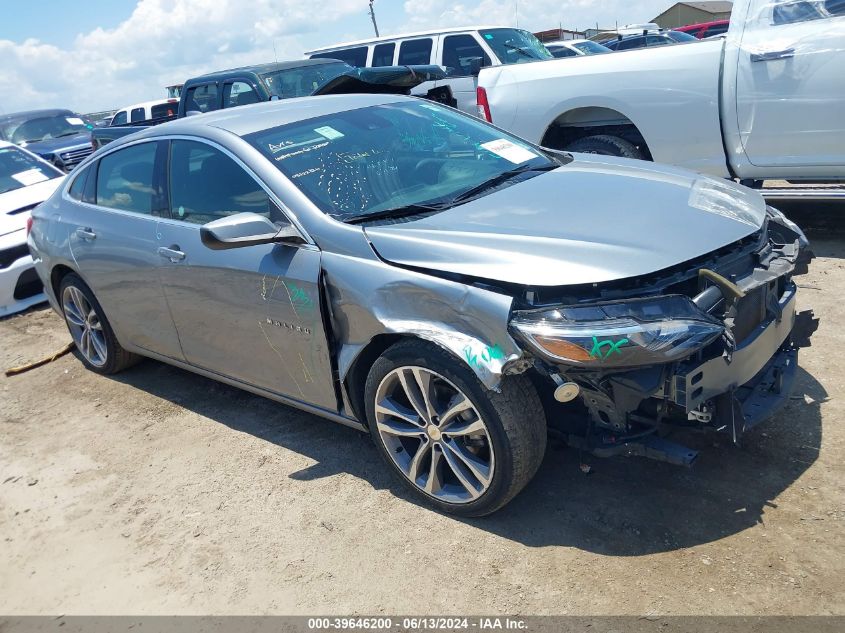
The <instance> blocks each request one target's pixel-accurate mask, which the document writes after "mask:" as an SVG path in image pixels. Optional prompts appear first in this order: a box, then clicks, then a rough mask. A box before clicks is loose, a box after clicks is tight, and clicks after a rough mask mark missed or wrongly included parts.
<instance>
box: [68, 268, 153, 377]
mask: <svg viewBox="0 0 845 633" xmlns="http://www.w3.org/2000/svg"><path fill="white" fill-rule="evenodd" d="M59 297H60V300H61V303H62V313H63V314H64V317H65V323H66V324H67V328H68V330H69V331H70V335H71V337H72V338H73V342H74V343H75V344H76V348H77V350H79V354H80V356H81V358H82V362H83V363H84V364H85V366H86V367H87V368H88V369H90V370H91V371H95V372H97V373H98V374H114V373H117V372H119V371H121V370H123V369H126V368H127V367H129V366H130V365H133V364H135V363H136V362H138V361H139V360H140V359H141V357H140V356H137V355H135V354H132V353H130V352H127V351H126V350H125V349H123V348H122V347H121V346H120V343H118V342H117V339H116V338H115V336H114V331H113V330H112V328H111V325H110V324H109V322H108V320H107V319H106V315H105V313H104V312H103V308H102V307H101V306H100V303H99V302H98V301H97V298H96V297H95V296H94V293H93V292H91V289H90V288H89V287H88V286H87V284H86V283H85V282H84V281H82V279H81V278H80V277H79V276H78V275H76V274H73V273H70V274H68V275H66V276H65V277H64V279H62V283H61V285H60V288H59Z"/></svg>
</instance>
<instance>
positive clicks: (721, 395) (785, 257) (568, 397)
mask: <svg viewBox="0 0 845 633" xmlns="http://www.w3.org/2000/svg"><path fill="white" fill-rule="evenodd" d="M806 247H807V240H806V238H805V237H804V235H803V233H802V232H801V230H800V229H799V228H798V227H797V226H795V225H794V224H793V223H792V222H790V221H789V220H788V219H786V218H785V217H784V216H783V215H782V214H781V213H780V212H779V211H777V210H775V209H772V208H769V209H768V210H767V213H766V218H765V219H764V221H763V226H762V228H761V229H760V230H759V231H757V232H756V233H754V234H752V235H751V236H749V237H748V238H746V239H743V240H740V241H739V242H737V243H734V244H732V245H730V246H728V247H726V248H724V249H720V250H719V251H717V252H715V253H712V254H710V255H708V256H706V257H704V258H701V259H699V260H696V261H692V262H687V263H686V264H684V265H682V266H679V267H676V268H674V269H672V270H668V271H662V272H661V273H658V274H655V275H653V276H651V277H649V278H648V279H637V280H635V281H632V280H620V281H619V282H612V283H608V284H596V285H592V286H591V287H589V288H583V287H581V288H562V289H558V290H557V291H554V290H550V289H548V288H544V289H542V290H540V289H536V290H528V291H527V292H526V293H525V295H524V297H522V306H518V305H515V308H516V309H515V310H514V312H513V316H512V319H511V322H510V326H511V330H512V333H513V335H514V337H515V338H516V339H518V340H519V341H521V342H522V343H523V345H524V347H525V348H526V350H527V351H528V352H529V353H530V354H531V355H532V356H533V357H534V369H535V370H536V376H537V378H538V380H540V381H541V382H542V383H544V384H543V385H541V392H542V393H545V394H551V393H553V394H554V400H556V401H557V402H558V403H561V402H563V403H567V402H568V403H571V404H570V405H564V408H561V405H554V403H553V402H552V401H551V400H550V402H552V404H551V406H550V407H547V409H548V410H549V411H550V418H549V427H550V428H551V429H552V430H557V431H558V432H559V433H562V434H563V435H565V437H566V439H567V441H568V443H569V444H571V445H575V446H578V447H580V448H582V449H585V450H588V451H591V452H593V453H594V454H596V455H600V456H608V455H615V454H628V455H642V456H646V457H651V458H656V459H660V460H663V461H668V462H670V463H675V464H679V465H687V466H688V465H691V464H692V462H693V461H694V460H695V458H696V457H697V453H696V452H695V451H693V450H691V449H688V448H686V447H684V446H681V445H679V444H675V443H673V442H671V441H668V440H666V439H663V437H662V436H663V435H664V433H663V431H665V430H667V429H668V428H670V427H693V428H698V429H709V430H714V431H719V432H723V433H728V434H730V436H731V437H732V439H733V440H734V441H735V442H736V441H738V440H739V438H740V437H741V436H742V434H743V433H744V432H745V431H747V430H748V429H749V428H751V427H753V426H754V425H755V424H757V423H759V422H760V421H762V420H764V419H766V418H767V417H769V416H770V415H771V414H772V413H773V412H774V411H776V410H777V409H778V408H779V407H780V406H781V405H782V404H784V402H785V401H786V400H787V398H788V397H789V392H790V388H791V385H792V382H793V380H794V378H795V374H796V368H797V346H796V345H795V343H794V342H793V336H792V334H793V329H794V327H795V322H796V307H795V306H796V303H795V298H796V286H795V283H794V281H793V279H792V278H793V276H794V275H796V274H799V273H801V272H803V270H802V268H804V267H805V266H806V262H807V261H808V260H809V250H808V249H807V248H806ZM547 399H548V398H547ZM579 404H580V405H583V409H582V410H583V411H584V412H585V413H586V416H572V415H567V414H566V411H565V407H566V406H569V407H570V408H572V406H573V405H574V406H578V405H579Z"/></svg>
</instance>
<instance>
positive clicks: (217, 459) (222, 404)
mask: <svg viewBox="0 0 845 633" xmlns="http://www.w3.org/2000/svg"><path fill="white" fill-rule="evenodd" d="M814 247H815V251H816V253H817V254H818V255H819V257H818V258H817V259H816V260H815V261H814V262H813V265H812V267H811V270H810V273H809V274H808V275H806V276H804V277H802V278H800V284H801V289H800V304H801V306H800V309H807V308H813V309H815V312H816V315H817V316H819V317H820V318H821V324H820V328H819V330H818V332H817V333H816V334H815V336H814V337H813V339H812V347H810V348H809V349H805V350H802V352H801V355H800V362H801V369H800V370H799V378H798V381H797V384H796V386H795V389H794V392H793V395H792V398H791V400H790V402H789V404H788V406H787V407H786V409H785V410H783V411H782V412H781V413H779V414H778V415H777V417H776V418H774V419H773V420H771V421H769V422H768V423H766V424H765V425H762V426H761V427H758V428H756V429H754V430H753V431H751V432H750V433H749V434H748V436H747V437H746V440H745V442H744V444H743V446H742V447H735V446H733V445H731V444H730V442H729V441H727V438H724V437H721V436H720V437H713V436H700V435H696V436H693V437H691V438H689V444H690V445H691V446H693V447H694V448H697V449H700V450H701V451H702V455H701V457H700V458H699V461H698V463H697V465H696V466H695V467H694V468H693V469H691V470H685V469H681V468H678V467H673V466H669V465H666V464H661V463H656V462H651V461H648V460H643V459H635V458H629V459H626V458H616V459H610V460H599V459H589V460H588V461H589V462H590V463H591V464H592V466H593V468H594V471H593V473H592V474H590V475H584V474H583V473H582V472H581V471H580V470H579V468H578V456H577V454H576V453H575V452H574V451H572V450H569V449H560V448H550V449H549V451H548V453H547V455H546V458H545V461H544V463H543V466H542V468H541V470H540V472H539V473H538V476H537V477H536V479H535V480H534V481H533V482H532V483H531V484H530V485H529V486H528V488H527V489H526V490H525V491H524V492H523V493H522V494H521V495H520V496H519V497H517V499H515V500H514V502H512V503H511V504H510V505H509V506H507V507H506V508H505V509H504V510H502V511H500V512H499V513H497V514H496V515H494V516H492V517H488V518H486V519H477V520H476V519H473V520H457V519H454V518H450V517H448V516H443V515H440V514H437V513H435V512H433V511H431V510H429V509H427V508H425V507H421V506H419V505H417V504H415V503H414V502H413V501H412V500H410V499H409V498H408V496H407V495H406V494H405V493H404V492H403V490H402V488H401V486H400V485H399V484H398V482H397V481H396V480H394V479H393V477H392V475H391V474H390V473H389V472H388V470H387V469H386V467H385V466H384V465H383V464H382V463H381V462H380V461H379V458H378V455H377V454H376V451H375V449H374V447H373V446H372V445H371V443H370V441H369V438H368V437H367V436H366V435H363V434H361V433H359V432H357V431H354V430H351V429H348V428H345V427H341V426H338V425H334V424H332V423H330V422H326V421H323V420H321V419H318V418H315V417H313V416H310V415H307V414H304V413H300V412H298V411H295V410H293V409H289V408H286V407H284V406H280V405H277V404H274V403H272V402H270V401H268V400H264V399H262V398H259V397H256V396H252V395H250V394H247V393H245V392H241V391H238V390H236V389H233V388H229V387H227V386H224V385H221V384H218V383H215V382H213V381H211V380H207V379H205V378H201V377H199V376H195V375H193V374H190V373H188V372H185V371H181V370H178V369H174V368H171V367H169V366H167V365H163V364H160V363H157V362H153V361H146V362H144V363H142V364H140V365H138V366H136V367H134V368H132V369H130V370H128V371H126V372H124V373H122V374H120V375H118V376H114V377H110V378H109V377H101V376H98V375H96V374H93V373H91V372H87V371H85V370H84V369H83V368H82V365H81V364H80V361H79V360H78V359H77V358H75V357H74V356H73V355H67V356H64V357H63V358H61V359H59V360H57V361H55V362H53V363H50V364H48V365H46V366H44V367H41V368H39V369H36V370H33V371H31V372H29V373H27V374H24V375H21V376H17V377H13V378H5V377H0V401H2V407H0V437H2V441H0V538H2V541H3V544H2V547H0V613H5V614H57V613H64V614H119V613H133V614H157V613H178V614H204V613H212V614H245V613H287V614H293V613H296V614H305V613H337V614H344V615H352V614H381V613H386V614H400V613H405V614H407V613H416V614H419V613H452V614H479V613H517V614H654V615H657V614H691V613H699V614H701V613H704V614H746V615H752V614H843V613H845V581H843V578H845V563H843V546H845V540H843V519H844V518H845V494H843V492H845V477H843V475H845V466H843V462H845V460H843V456H845V446H843V440H845V431H844V430H843V424H842V420H843V419H845V411H843V395H845V394H844V393H843V390H844V389H845V388H844V387H843V377H845V369H843V365H839V364H838V363H839V361H840V359H841V356H840V354H839V352H840V351H841V350H842V349H843V347H845V332H843V330H842V329H840V328H841V325H842V314H843V312H842V301H843V300H842V297H843V296H845V259H843V257H845V240H835V241H834V240H828V241H824V240H819V239H816V241H815V243H814ZM67 341H68V334H67V332H66V330H65V328H64V326H63V324H62V322H61V321H60V320H59V318H58V317H57V316H56V315H54V314H53V313H52V312H50V311H49V310H46V309H38V310H33V311H29V312H27V313H25V314H22V315H19V316H15V317H11V318H8V319H5V320H2V321H0V368H6V367H11V366H14V365H18V364H21V363H24V362H27V361H30V360H34V359H37V358H40V357H42V356H44V355H46V354H49V353H51V352H53V351H55V350H57V349H59V348H61V347H62V346H63V345H64V344H65V343H66V342H67Z"/></svg>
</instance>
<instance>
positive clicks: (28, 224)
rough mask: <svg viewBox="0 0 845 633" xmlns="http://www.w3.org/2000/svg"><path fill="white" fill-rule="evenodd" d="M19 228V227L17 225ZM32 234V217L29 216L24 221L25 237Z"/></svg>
mask: <svg viewBox="0 0 845 633" xmlns="http://www.w3.org/2000/svg"><path fill="white" fill-rule="evenodd" d="M18 226H20V225H18ZM30 233H32V216H31V215H30V216H29V217H28V218H27V219H26V236H27V237H29V234H30Z"/></svg>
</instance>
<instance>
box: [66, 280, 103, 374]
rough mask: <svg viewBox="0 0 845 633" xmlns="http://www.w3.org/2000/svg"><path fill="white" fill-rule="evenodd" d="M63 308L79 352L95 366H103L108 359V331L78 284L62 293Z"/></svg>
mask: <svg viewBox="0 0 845 633" xmlns="http://www.w3.org/2000/svg"><path fill="white" fill-rule="evenodd" d="M62 308H63V310H64V313H65V320H66V321H67V324H68V328H69V329H70V335H71V336H72V337H73V342H74V343H75V344H76V347H77V349H78V350H79V352H80V353H81V354H82V355H83V356H84V357H85V360H87V361H88V362H89V363H91V364H92V365H94V366H95V367H102V366H103V365H105V364H106V360H107V359H108V352H107V349H108V348H107V347H106V333H105V331H104V330H103V324H102V322H101V321H100V317H99V316H98V315H97V311H96V310H94V307H93V306H92V305H91V303H90V302H89V301H88V299H87V298H86V297H85V295H84V294H83V293H82V291H81V290H79V288H77V287H76V286H68V287H67V288H65V290H64V292H63V293H62Z"/></svg>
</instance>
